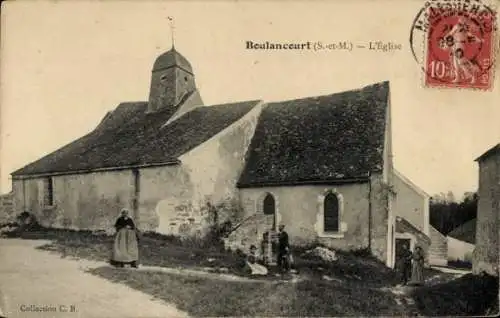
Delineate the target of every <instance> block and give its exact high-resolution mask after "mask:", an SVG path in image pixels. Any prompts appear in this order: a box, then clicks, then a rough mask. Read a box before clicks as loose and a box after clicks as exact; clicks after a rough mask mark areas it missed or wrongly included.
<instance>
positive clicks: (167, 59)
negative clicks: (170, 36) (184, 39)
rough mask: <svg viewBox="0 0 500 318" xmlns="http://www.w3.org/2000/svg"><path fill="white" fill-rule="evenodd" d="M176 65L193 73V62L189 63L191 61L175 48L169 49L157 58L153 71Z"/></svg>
mask: <svg viewBox="0 0 500 318" xmlns="http://www.w3.org/2000/svg"><path fill="white" fill-rule="evenodd" d="M174 66H177V67H180V68H182V69H183V70H185V71H186V72H188V73H190V74H193V68H192V67H191V63H189V61H188V60H187V59H186V58H185V57H184V56H182V54H180V53H179V52H177V51H176V50H175V48H171V49H170V50H169V51H167V52H165V53H163V54H161V55H160V56H158V57H157V58H156V60H155V63H154V65H153V71H159V70H163V69H166V68H170V67H174Z"/></svg>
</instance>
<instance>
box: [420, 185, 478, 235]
mask: <svg viewBox="0 0 500 318" xmlns="http://www.w3.org/2000/svg"><path fill="white" fill-rule="evenodd" d="M450 193H451V192H448V193H447V194H446V195H443V193H441V194H438V195H435V196H433V197H432V198H431V202H430V208H429V209H430V215H429V219H430V220H429V222H430V223H431V225H432V226H433V227H435V228H436V229H437V230H438V231H439V232H441V233H443V234H445V235H446V234H448V233H449V232H451V231H452V230H453V229H455V228H456V227H458V226H460V225H462V224H464V223H465V222H467V221H470V220H472V219H474V218H475V217H476V215H477V199H478V197H477V193H469V192H468V193H465V194H464V196H463V198H462V201H461V202H459V203H458V202H455V201H454V200H455V198H454V196H453V194H452V193H451V195H450ZM443 198H444V200H443Z"/></svg>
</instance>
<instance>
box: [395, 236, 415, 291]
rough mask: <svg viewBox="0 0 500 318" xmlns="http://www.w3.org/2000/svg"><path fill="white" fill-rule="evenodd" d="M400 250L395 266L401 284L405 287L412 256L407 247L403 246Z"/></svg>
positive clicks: (409, 273)
mask: <svg viewBox="0 0 500 318" xmlns="http://www.w3.org/2000/svg"><path fill="white" fill-rule="evenodd" d="M401 248H402V249H401V255H400V256H399V259H398V261H397V266H398V269H399V274H400V279H401V284H403V285H406V284H408V281H409V280H410V276H411V259H412V256H413V255H412V253H411V251H410V249H409V248H408V246H407V245H403V246H402V247H401Z"/></svg>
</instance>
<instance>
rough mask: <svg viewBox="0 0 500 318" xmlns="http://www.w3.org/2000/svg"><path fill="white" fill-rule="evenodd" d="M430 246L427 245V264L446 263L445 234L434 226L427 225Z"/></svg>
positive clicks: (446, 246) (446, 245)
mask: <svg viewBox="0 0 500 318" xmlns="http://www.w3.org/2000/svg"><path fill="white" fill-rule="evenodd" d="M429 236H430V238H431V242H432V243H431V246H430V247H429V264H430V265H437V266H446V265H448V242H447V240H446V236H444V235H443V234H441V233H440V232H439V231H438V230H436V229H435V228H434V227H432V226H430V227H429Z"/></svg>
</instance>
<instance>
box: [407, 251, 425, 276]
mask: <svg viewBox="0 0 500 318" xmlns="http://www.w3.org/2000/svg"><path fill="white" fill-rule="evenodd" d="M424 261H425V259H424V251H423V250H422V248H421V247H420V246H417V247H415V251H414V252H413V264H412V268H411V281H410V284H411V285H416V286H420V285H423V284H424Z"/></svg>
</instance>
